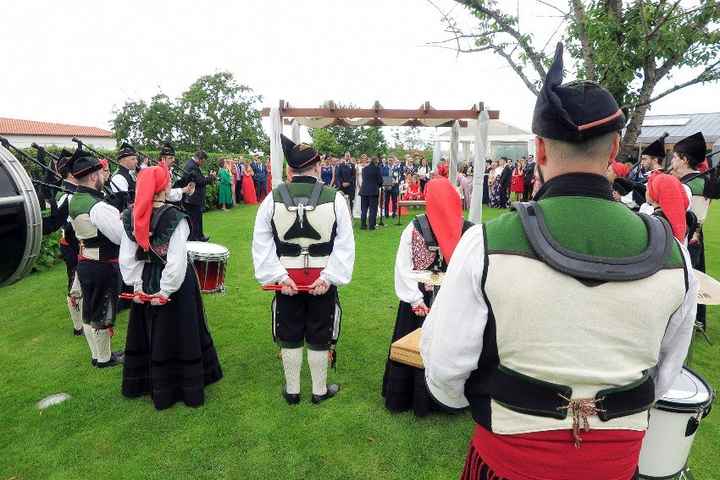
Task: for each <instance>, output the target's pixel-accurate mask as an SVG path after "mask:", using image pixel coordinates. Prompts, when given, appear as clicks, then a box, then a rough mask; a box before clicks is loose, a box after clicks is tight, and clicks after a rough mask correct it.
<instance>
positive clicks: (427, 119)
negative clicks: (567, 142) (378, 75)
mask: <svg viewBox="0 0 720 480" xmlns="http://www.w3.org/2000/svg"><path fill="white" fill-rule="evenodd" d="M261 115H262V116H263V117H270V119H271V135H270V158H271V161H272V169H273V171H275V172H281V171H282V168H283V164H284V155H283V153H282V144H281V142H280V133H281V132H282V129H283V124H285V125H290V126H291V127H292V139H293V141H294V142H296V143H297V142H299V141H300V126H301V125H302V126H306V127H309V128H325V127H333V126H340V127H349V128H352V127H362V126H372V127H449V128H451V129H452V130H451V141H450V165H449V167H450V168H449V170H450V172H449V175H450V179H451V180H452V181H453V182H454V181H455V178H456V176H457V164H458V137H459V131H460V128H461V127H462V128H467V126H468V122H467V121H468V120H478V128H477V133H476V141H475V162H474V166H475V168H474V171H475V172H484V164H485V152H486V148H487V121H488V120H489V119H493V120H497V119H499V118H500V112H499V111H498V110H485V105H484V103H483V102H478V103H477V104H475V105H473V106H472V107H471V108H470V109H467V110H440V109H436V108H434V107H432V105H430V102H425V103H423V104H422V105H421V106H420V107H419V108H416V109H387V108H384V107H383V106H382V105H381V104H380V102H378V101H376V102H375V103H374V104H373V106H372V108H354V107H353V108H343V107H338V106H336V105H335V104H334V103H333V102H328V104H327V105H325V106H323V107H318V108H312V107H311V108H308V107H293V106H291V105H290V104H289V103H288V102H286V101H284V100H280V102H279V104H278V106H277V107H273V108H263V109H262V110H261ZM433 167H435V165H433ZM280 182H282V176H281V175H273V187H275V186H277V185H278V184H279V183H280ZM473 183H474V192H475V194H474V195H473V200H472V205H471V209H470V220H471V221H479V220H480V215H481V209H482V188H483V184H482V175H475V178H474V179H473ZM476 199H477V202H476ZM476 203H477V205H475V204H476Z"/></svg>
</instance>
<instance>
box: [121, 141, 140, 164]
mask: <svg viewBox="0 0 720 480" xmlns="http://www.w3.org/2000/svg"><path fill="white" fill-rule="evenodd" d="M136 156H137V150H135V147H133V146H132V145H130V144H129V143H127V142H123V143H122V145H120V149H119V150H118V155H117V159H118V160H121V159H123V158H125V157H136Z"/></svg>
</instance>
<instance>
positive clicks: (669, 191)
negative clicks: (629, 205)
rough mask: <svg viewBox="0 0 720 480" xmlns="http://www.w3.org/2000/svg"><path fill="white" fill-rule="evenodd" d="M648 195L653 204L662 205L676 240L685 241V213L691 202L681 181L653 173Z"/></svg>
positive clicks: (649, 180) (663, 174) (664, 174)
mask: <svg viewBox="0 0 720 480" xmlns="http://www.w3.org/2000/svg"><path fill="white" fill-rule="evenodd" d="M647 193H648V196H649V197H650V199H651V200H652V201H653V202H655V203H657V204H658V205H660V208H661V209H662V211H663V214H664V215H665V218H667V219H668V221H669V222H670V226H671V227H672V231H673V234H674V235H675V238H677V239H678V240H680V241H681V242H682V241H684V240H685V233H686V232H687V223H686V219H685V212H687V209H688V205H689V204H690V201H689V200H688V196H687V194H686V193H685V189H684V188H683V186H682V183H680V180H678V179H677V178H675V177H673V176H672V175H668V174H666V173H660V172H653V173H652V174H651V175H650V178H649V179H648V184H647Z"/></svg>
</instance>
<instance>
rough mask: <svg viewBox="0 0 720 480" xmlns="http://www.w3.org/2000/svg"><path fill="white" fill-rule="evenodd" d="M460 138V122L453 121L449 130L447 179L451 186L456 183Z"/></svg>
mask: <svg viewBox="0 0 720 480" xmlns="http://www.w3.org/2000/svg"><path fill="white" fill-rule="evenodd" d="M459 138H460V122H458V121H457V120H455V121H454V122H453V126H452V129H451V130H450V169H449V172H448V173H449V175H448V176H449V177H450V181H451V182H452V184H453V185H455V184H456V183H457V165H458V140H459Z"/></svg>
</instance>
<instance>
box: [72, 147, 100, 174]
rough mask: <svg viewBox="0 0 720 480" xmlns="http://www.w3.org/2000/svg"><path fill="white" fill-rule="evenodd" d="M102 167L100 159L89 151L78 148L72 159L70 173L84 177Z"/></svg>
mask: <svg viewBox="0 0 720 480" xmlns="http://www.w3.org/2000/svg"><path fill="white" fill-rule="evenodd" d="M100 169H102V165H101V164H100V161H99V160H98V159H97V158H95V157H93V156H92V155H91V154H90V153H89V152H86V151H85V150H82V149H81V148H78V149H77V150H75V153H73V156H72V158H71V159H70V173H72V175H73V177H75V178H82V177H84V176H86V175H90V174H91V173H93V172H97V171H98V170H100Z"/></svg>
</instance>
